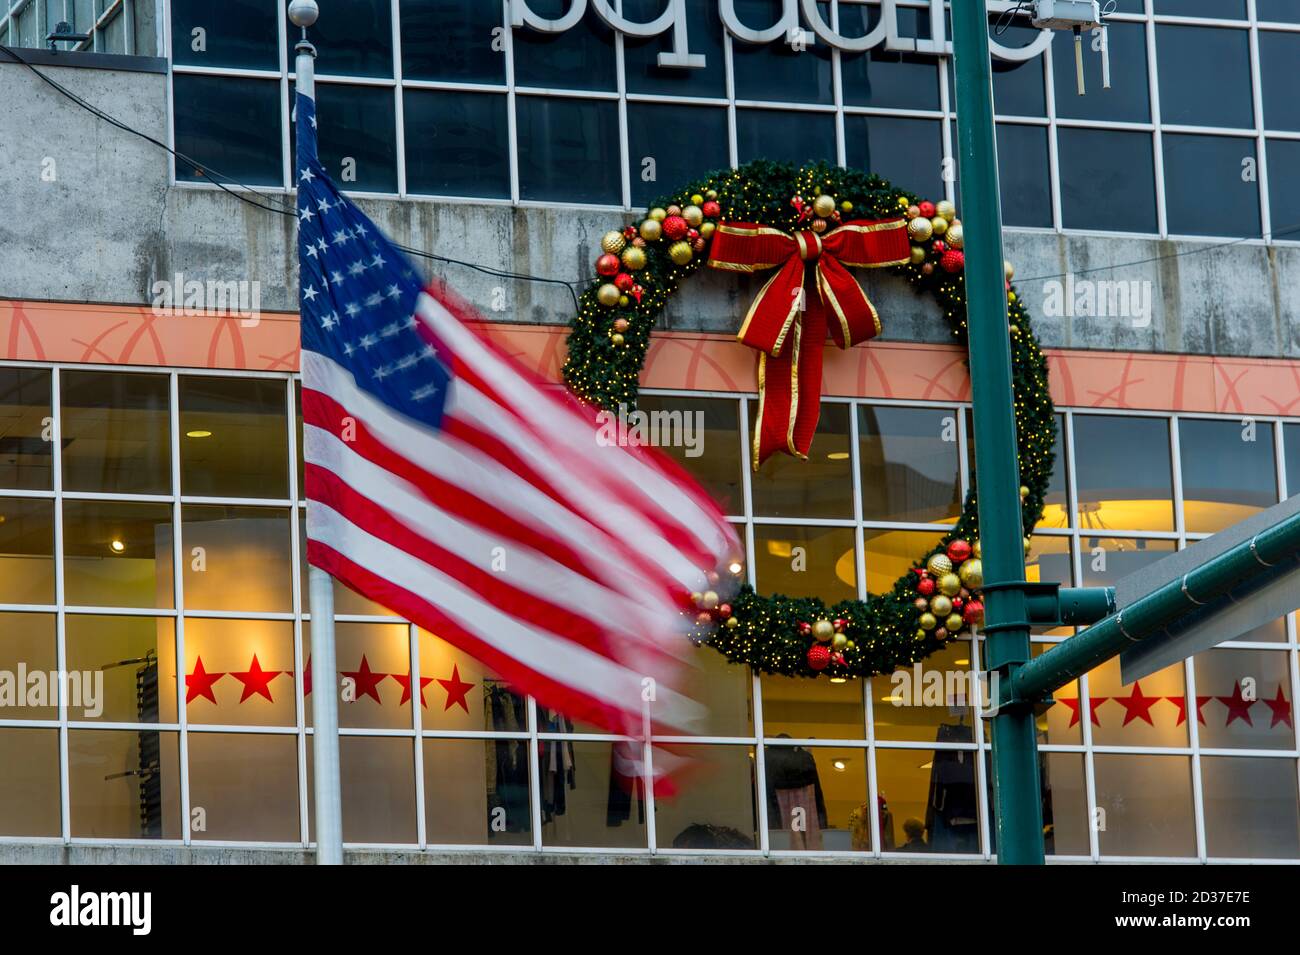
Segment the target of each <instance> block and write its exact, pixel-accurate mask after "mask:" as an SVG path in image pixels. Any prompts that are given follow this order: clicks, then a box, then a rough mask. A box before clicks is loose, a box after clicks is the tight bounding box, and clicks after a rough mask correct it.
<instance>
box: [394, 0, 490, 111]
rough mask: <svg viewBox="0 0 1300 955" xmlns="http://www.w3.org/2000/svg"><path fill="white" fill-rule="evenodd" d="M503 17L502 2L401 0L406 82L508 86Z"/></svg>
mask: <svg viewBox="0 0 1300 955" xmlns="http://www.w3.org/2000/svg"><path fill="white" fill-rule="evenodd" d="M501 12H502V11H501V5H500V4H499V3H465V2H464V0H402V2H401V18H402V76H403V78H405V79H408V80H450V81H455V82H457V83H504V82H505V81H506V52H505V50H506V48H505V43H504V42H503V41H504V38H503V37H501V35H500V33H499V31H501V30H503V29H509V28H508V27H506V26H505V24H504V21H503V20H502V17H501ZM408 121H409V117H408Z"/></svg>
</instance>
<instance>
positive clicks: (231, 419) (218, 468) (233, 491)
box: [179, 376, 289, 498]
mask: <svg viewBox="0 0 1300 955" xmlns="http://www.w3.org/2000/svg"><path fill="white" fill-rule="evenodd" d="M179 389H180V391H179V395H180V419H181V420H180V432H181V493H182V494H189V495H202V496H209V497H262V498H285V497H288V496H289V473H288V464H289V435H288V429H287V427H286V421H285V407H284V382H283V381H281V380H279V379H275V378H208V377H202V378H200V377H189V376H182V377H181V379H180V382H179Z"/></svg>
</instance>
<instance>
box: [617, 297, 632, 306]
mask: <svg viewBox="0 0 1300 955" xmlns="http://www.w3.org/2000/svg"><path fill="white" fill-rule="evenodd" d="M631 303H632V300H631V299H630V298H628V297H627V296H626V295H620V296H619V297H618V304H619V305H620V306H621V307H623V308H627V307H628V305H630V304H631Z"/></svg>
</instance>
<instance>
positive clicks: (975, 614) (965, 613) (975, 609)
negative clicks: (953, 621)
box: [961, 600, 984, 624]
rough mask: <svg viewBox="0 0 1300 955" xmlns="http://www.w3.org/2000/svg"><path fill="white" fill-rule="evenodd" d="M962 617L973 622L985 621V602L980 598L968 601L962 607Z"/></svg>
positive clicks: (968, 621)
mask: <svg viewBox="0 0 1300 955" xmlns="http://www.w3.org/2000/svg"><path fill="white" fill-rule="evenodd" d="M961 618H962V619H963V620H965V621H966V622H967V623H971V624H974V623H983V622H984V604H983V603H981V602H980V601H978V600H972V601H971V602H970V603H968V604H967V605H966V606H965V607H963V608H962V611H961Z"/></svg>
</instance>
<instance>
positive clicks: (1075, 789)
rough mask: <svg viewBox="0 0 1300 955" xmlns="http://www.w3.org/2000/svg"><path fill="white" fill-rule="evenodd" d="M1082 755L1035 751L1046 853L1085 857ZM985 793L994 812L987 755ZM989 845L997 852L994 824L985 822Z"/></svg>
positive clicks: (996, 834)
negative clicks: (1040, 789) (1040, 786)
mask: <svg viewBox="0 0 1300 955" xmlns="http://www.w3.org/2000/svg"><path fill="white" fill-rule="evenodd" d="M1083 762H1084V757H1083V755H1082V754H1076V753H1039V754H1038V772H1039V780H1040V782H1041V784H1042V791H1043V799H1042V805H1043V852H1044V853H1045V854H1047V855H1049V856H1053V855H1062V856H1087V855H1089V854H1090V853H1091V851H1092V850H1091V848H1090V847H1089V845H1088V792H1087V788H1086V787H1085V785H1084V768H1083ZM984 779H985V787H984V788H985V792H986V794H987V798H988V805H989V807H990V809H989V811H990V814H996V812H997V809H996V806H997V799H996V797H995V795H994V789H993V771H992V764H991V757H990V754H989V753H988V752H987V751H986V752H985V755H984ZM989 844H990V848H991V849H992V851H993V852H995V853H996V852H997V851H998V827H997V825H996V822H995V821H994V820H993V819H990V821H989Z"/></svg>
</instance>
